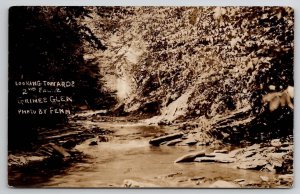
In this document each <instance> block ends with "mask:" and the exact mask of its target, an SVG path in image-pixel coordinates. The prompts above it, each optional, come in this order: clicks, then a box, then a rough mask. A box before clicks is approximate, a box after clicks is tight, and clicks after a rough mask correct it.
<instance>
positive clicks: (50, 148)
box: [42, 143, 71, 159]
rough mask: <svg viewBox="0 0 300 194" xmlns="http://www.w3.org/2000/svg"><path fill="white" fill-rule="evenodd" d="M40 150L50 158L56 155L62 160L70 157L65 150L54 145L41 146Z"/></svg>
mask: <svg viewBox="0 0 300 194" xmlns="http://www.w3.org/2000/svg"><path fill="white" fill-rule="evenodd" d="M42 150H43V151H44V152H45V153H46V154H48V155H49V156H50V157H52V156H54V155H58V156H60V157H62V158H63V159H68V158H70V157H71V154H69V153H68V152H67V150H66V149H65V148H63V147H61V146H58V145H56V144H54V143H48V144H46V145H43V146H42Z"/></svg>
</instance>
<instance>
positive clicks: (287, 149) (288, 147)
mask: <svg viewBox="0 0 300 194" xmlns="http://www.w3.org/2000/svg"><path fill="white" fill-rule="evenodd" d="M278 151H279V152H288V151H293V146H292V145H289V146H286V147H279V149H278Z"/></svg>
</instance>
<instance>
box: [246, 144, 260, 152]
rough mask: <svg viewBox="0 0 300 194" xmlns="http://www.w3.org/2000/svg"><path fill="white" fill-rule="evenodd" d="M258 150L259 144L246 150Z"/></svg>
mask: <svg viewBox="0 0 300 194" xmlns="http://www.w3.org/2000/svg"><path fill="white" fill-rule="evenodd" d="M259 148H260V145H259V144H253V145H252V146H250V147H248V148H247V149H246V150H249V151H250V150H258V149H259Z"/></svg>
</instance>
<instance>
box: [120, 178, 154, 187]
mask: <svg viewBox="0 0 300 194" xmlns="http://www.w3.org/2000/svg"><path fill="white" fill-rule="evenodd" d="M123 187H130V188H139V187H147V188H153V187H160V186H159V185H156V184H153V183H144V182H138V181H134V180H130V179H129V180H124V181H123Z"/></svg>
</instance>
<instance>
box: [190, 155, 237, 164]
mask: <svg viewBox="0 0 300 194" xmlns="http://www.w3.org/2000/svg"><path fill="white" fill-rule="evenodd" d="M194 162H216V163H233V162H235V159H233V158H229V157H227V156H226V157H220V156H216V157H197V158H195V160H194Z"/></svg>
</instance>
